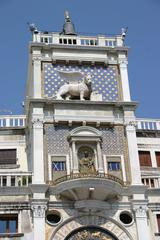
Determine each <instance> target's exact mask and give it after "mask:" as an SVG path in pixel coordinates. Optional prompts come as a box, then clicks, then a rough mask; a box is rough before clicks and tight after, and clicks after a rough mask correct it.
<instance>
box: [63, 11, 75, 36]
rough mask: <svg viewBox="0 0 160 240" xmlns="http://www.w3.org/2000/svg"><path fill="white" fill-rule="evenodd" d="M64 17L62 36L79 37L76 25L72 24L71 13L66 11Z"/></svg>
mask: <svg viewBox="0 0 160 240" xmlns="http://www.w3.org/2000/svg"><path fill="white" fill-rule="evenodd" d="M64 15H65V23H64V25H63V31H62V34H64V35H77V34H76V33H75V27H74V24H73V23H72V22H71V18H70V15H69V12H68V11H65V13H64Z"/></svg>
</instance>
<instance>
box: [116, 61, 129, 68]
mask: <svg viewBox="0 0 160 240" xmlns="http://www.w3.org/2000/svg"><path fill="white" fill-rule="evenodd" d="M118 63H119V65H120V67H122V68H123V67H124V68H126V67H127V65H128V61H127V59H119V60H118Z"/></svg>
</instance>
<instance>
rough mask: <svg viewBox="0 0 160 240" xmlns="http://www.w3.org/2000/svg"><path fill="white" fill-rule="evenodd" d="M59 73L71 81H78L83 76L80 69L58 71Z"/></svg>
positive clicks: (67, 80)
mask: <svg viewBox="0 0 160 240" xmlns="http://www.w3.org/2000/svg"><path fill="white" fill-rule="evenodd" d="M58 73H59V75H60V76H61V77H62V78H64V79H65V81H66V82H69V83H77V82H79V80H81V79H82V78H83V74H82V73H81V72H78V71H74V72H73V71H58Z"/></svg>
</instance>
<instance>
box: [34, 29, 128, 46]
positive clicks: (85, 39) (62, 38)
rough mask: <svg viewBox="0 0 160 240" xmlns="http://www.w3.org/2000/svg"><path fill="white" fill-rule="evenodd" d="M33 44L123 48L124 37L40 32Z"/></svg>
mask: <svg viewBox="0 0 160 240" xmlns="http://www.w3.org/2000/svg"><path fill="white" fill-rule="evenodd" d="M33 42H38V43H44V44H59V45H78V46H92V47H93V46H103V47H112V48H113V47H122V46H123V45H124V42H123V37H122V35H117V36H104V35H98V36H79V35H73V36H72V35H62V34H60V33H50V32H38V33H36V34H33Z"/></svg>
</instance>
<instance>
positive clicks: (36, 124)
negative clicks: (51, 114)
mask: <svg viewBox="0 0 160 240" xmlns="http://www.w3.org/2000/svg"><path fill="white" fill-rule="evenodd" d="M43 123H44V119H43V118H37V117H36V118H33V119H32V126H33V128H43Z"/></svg>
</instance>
